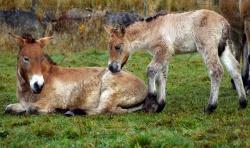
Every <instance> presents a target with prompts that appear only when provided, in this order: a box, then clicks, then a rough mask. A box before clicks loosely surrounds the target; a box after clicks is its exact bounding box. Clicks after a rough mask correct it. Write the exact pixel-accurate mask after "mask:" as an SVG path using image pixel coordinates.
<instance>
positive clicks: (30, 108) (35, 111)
mask: <svg viewBox="0 0 250 148" xmlns="http://www.w3.org/2000/svg"><path fill="white" fill-rule="evenodd" d="M26 113H27V114H37V113H38V112H37V108H36V107H32V106H30V107H28V109H27V111H26Z"/></svg>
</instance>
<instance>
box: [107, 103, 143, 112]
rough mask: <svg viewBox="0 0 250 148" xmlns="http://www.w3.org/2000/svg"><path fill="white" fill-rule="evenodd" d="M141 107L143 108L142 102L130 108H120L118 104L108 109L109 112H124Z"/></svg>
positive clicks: (137, 109)
mask: <svg viewBox="0 0 250 148" xmlns="http://www.w3.org/2000/svg"><path fill="white" fill-rule="evenodd" d="M142 109H143V104H141V105H139V106H136V107H131V108H122V107H120V106H114V107H111V108H110V109H109V112H110V113H114V114H125V113H132V112H136V111H140V110H142Z"/></svg>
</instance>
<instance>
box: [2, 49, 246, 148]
mask: <svg viewBox="0 0 250 148" xmlns="http://www.w3.org/2000/svg"><path fill="white" fill-rule="evenodd" d="M50 55H51V57H52V58H53V59H54V60H55V61H56V62H57V63H58V64H59V65H62V66H74V67H75V66H106V63H107V53H106V52H105V51H103V50H99V49H89V50H87V51H81V52H69V53H66V52H65V53H59V52H52V53H51V54H50ZM149 61H150V56H149V55H148V54H146V53H137V54H135V55H133V57H131V59H130V60H129V63H128V65H126V67H125V69H126V70H128V71H132V72H133V73H134V74H135V75H137V76H139V77H140V78H141V79H143V80H145V82H146V76H145V69H146V66H147V64H148V63H149ZM15 65H16V53H15V52H6V51H2V52H1V54H0V146H1V147H170V146H171V147H172V146H177V147H194V146H195V147H207V146H208V147H210V146H216V147H229V146H230V147H231V146H236V147H250V109H249V107H248V108H247V109H246V110H244V111H238V110H237V108H238V101H237V95H236V92H235V91H234V90H232V89H231V83H230V78H229V75H228V73H226V72H225V74H224V76H225V77H224V78H223V81H222V86H221V88H220V95H219V106H218V108H217V110H216V112H215V113H213V114H211V115H205V114H204V113H203V108H204V107H205V106H206V104H207V99H208V97H209V88H210V82H209V78H208V76H207V71H206V68H205V67H204V64H203V62H202V60H201V58H200V56H199V55H197V54H191V55H180V56H175V57H174V58H173V59H172V62H171V66H170V69H169V72H170V73H169V77H168V83H167V106H166V108H165V109H164V111H163V112H162V113H159V114H146V113H143V112H138V113H132V114H127V115H98V116H88V117H87V116H76V117H65V116H63V115H60V114H52V115H31V116H11V115H5V114H4V109H5V106H6V105H7V104H10V103H14V102H16V96H15V86H16V85H15V83H16V80H15Z"/></svg>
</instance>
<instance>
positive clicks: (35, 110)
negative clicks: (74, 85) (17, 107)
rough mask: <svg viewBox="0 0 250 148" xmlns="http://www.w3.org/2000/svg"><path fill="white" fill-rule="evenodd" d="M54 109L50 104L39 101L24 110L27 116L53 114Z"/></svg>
mask: <svg viewBox="0 0 250 148" xmlns="http://www.w3.org/2000/svg"><path fill="white" fill-rule="evenodd" d="M55 111H56V108H55V107H53V106H52V104H51V103H49V102H47V101H44V100H42V99H41V100H39V101H37V102H34V103H31V104H30V105H29V107H28V108H27V110H26V113H27V114H49V113H54V112H55Z"/></svg>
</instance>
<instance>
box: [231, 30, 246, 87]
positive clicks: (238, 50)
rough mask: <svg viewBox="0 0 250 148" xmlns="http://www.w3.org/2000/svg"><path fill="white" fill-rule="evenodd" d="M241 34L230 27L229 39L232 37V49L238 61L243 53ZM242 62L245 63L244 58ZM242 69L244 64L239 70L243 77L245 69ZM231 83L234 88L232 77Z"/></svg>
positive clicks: (244, 67)
mask: <svg viewBox="0 0 250 148" xmlns="http://www.w3.org/2000/svg"><path fill="white" fill-rule="evenodd" d="M242 36H243V34H242V33H239V32H238V31H236V30H233V29H232V31H231V39H232V42H233V51H234V52H235V58H236V60H237V61H238V62H239V63H241V57H242V55H243V43H242V40H243V39H242ZM244 54H245V53H244ZM244 63H246V62H245V59H243V65H244ZM244 69H246V66H243V67H242V72H241V73H242V78H244V75H245V71H246V70H244ZM231 83H232V88H233V89H236V88H235V84H234V81H233V79H231Z"/></svg>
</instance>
